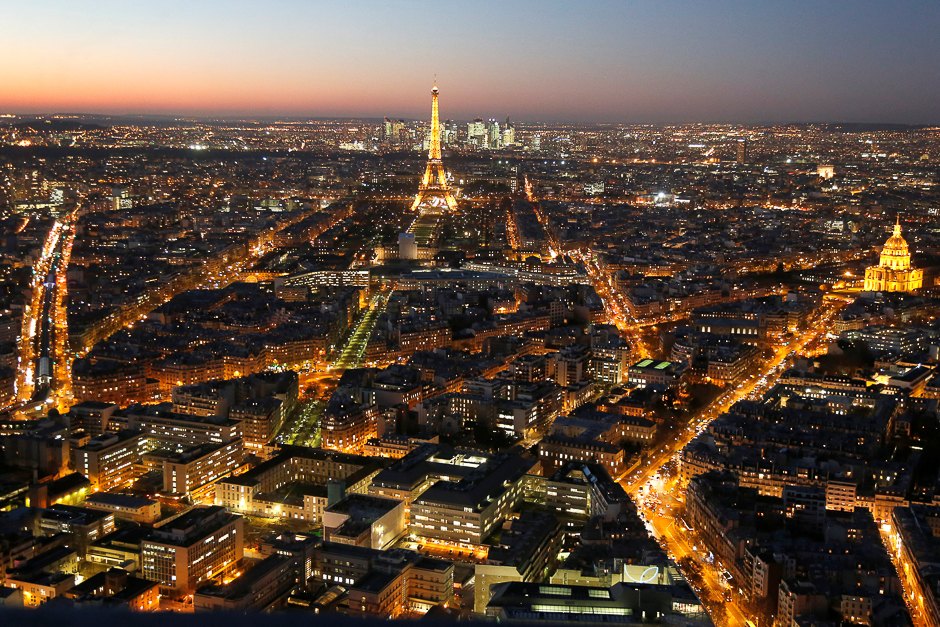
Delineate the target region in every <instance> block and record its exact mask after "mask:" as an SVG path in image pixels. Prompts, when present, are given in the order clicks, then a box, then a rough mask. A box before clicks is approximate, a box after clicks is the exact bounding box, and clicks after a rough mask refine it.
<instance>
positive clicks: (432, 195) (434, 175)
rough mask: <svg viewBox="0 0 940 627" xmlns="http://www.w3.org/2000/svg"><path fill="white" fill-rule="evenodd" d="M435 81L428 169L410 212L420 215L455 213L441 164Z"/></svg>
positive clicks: (455, 208) (455, 204) (435, 84)
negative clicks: (448, 210)
mask: <svg viewBox="0 0 940 627" xmlns="http://www.w3.org/2000/svg"><path fill="white" fill-rule="evenodd" d="M437 94H438V91H437V81H436V80H435V81H434V89H432V90H431V150H430V151H429V152H428V167H427V169H426V170H425V171H424V177H422V179H421V185H420V187H418V194H417V195H416V196H415V201H414V204H412V205H411V210H412V211H415V210H420V211H421V213H443V212H444V211H445V210H446V209H450V210H451V211H457V197H456V195H455V194H454V190H453V189H451V187H450V185H449V184H448V183H447V174H446V173H445V172H444V165H443V164H442V163H441V121H440V119H439V118H438V116H437Z"/></svg>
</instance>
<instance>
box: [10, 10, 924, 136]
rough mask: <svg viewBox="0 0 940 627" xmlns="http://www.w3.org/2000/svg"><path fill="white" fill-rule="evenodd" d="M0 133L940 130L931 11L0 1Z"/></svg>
mask: <svg viewBox="0 0 940 627" xmlns="http://www.w3.org/2000/svg"><path fill="white" fill-rule="evenodd" d="M0 23H2V24H3V25H4V28H3V37H2V39H0V85H2V88H0V113H39V112H43V113H52V112H74V113H169V114H185V115H251V114H257V115H296V116H311V117H324V116H327V117H328V116H342V117H346V116H370V117H373V116H383V115H388V116H390V117H392V116H394V117H409V118H424V117H427V115H428V114H427V108H428V90H429V89H430V86H431V82H432V80H433V77H434V75H435V74H436V75H437V78H438V83H439V86H440V89H441V114H442V117H446V118H453V119H457V120H466V119H469V118H472V117H475V116H482V117H500V118H502V117H505V116H506V115H507V114H508V115H510V116H511V117H512V118H513V119H514V120H520V121H583V122H594V121H599V122H623V123H646V122H649V123H666V122H744V123H761V122H786V121H818V122H827V121H848V122H906V123H928V124H929V123H940V2H937V1H935V0H922V1H920V2H915V1H903V0H902V1H894V2H887V1H884V0H882V1H872V0H854V1H843V0H818V1H814V2H810V1H806V2H795V1H786V0H776V1H763V0H749V1H744V0H742V1H735V0H701V1H698V2H679V1H672V0H660V1H653V0H648V1H646V0H643V1H641V0H621V1H615V0H610V1H600V0H597V1H592V0H582V1H577V0H571V1H569V2H559V1H553V0H541V1H532V2H527V1H524V2H515V1H503V2H450V1H446V0H438V1H437V2H424V1H418V0H415V1H394V0H384V1H368V2H367V1H361V0H359V1H357V0H343V1H336V2H315V1H309V2H300V1H284V0H268V1H265V2H261V1H253V2H248V1H242V0H228V1H225V2H223V1H217V0H189V1H186V2H176V1H172V2H169V1H150V2H140V1H137V0H123V1H113V0H95V1H94V2H87V1H84V0H67V1H57V0H29V1H27V0H0Z"/></svg>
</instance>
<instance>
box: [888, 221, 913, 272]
mask: <svg viewBox="0 0 940 627" xmlns="http://www.w3.org/2000/svg"><path fill="white" fill-rule="evenodd" d="M881 266H882V267H883V268H894V269H895V270H906V269H908V268H910V267H911V253H910V251H909V250H908V248H907V240H906V239H904V238H903V237H901V223H900V220H899V221H898V223H897V224H895V225H894V234H893V235H891V237H889V238H888V241H887V242H885V245H884V248H882V249H881Z"/></svg>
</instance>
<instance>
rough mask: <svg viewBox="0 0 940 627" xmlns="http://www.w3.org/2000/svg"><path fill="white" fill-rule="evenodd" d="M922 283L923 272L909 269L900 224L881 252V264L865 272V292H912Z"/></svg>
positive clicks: (906, 249) (909, 257)
mask: <svg viewBox="0 0 940 627" xmlns="http://www.w3.org/2000/svg"><path fill="white" fill-rule="evenodd" d="M923 282H924V271H923V270H915V269H914V268H911V252H910V250H909V249H908V247H907V240H905V239H904V238H903V237H901V222H900V218H899V219H898V223H897V224H895V225H894V234H893V235H892V236H891V237H889V238H888V241H887V242H885V246H884V248H883V249H882V250H881V263H879V264H878V265H877V266H871V267H870V268H867V269H866V270H865V291H866V292H913V291H914V290H916V289H919V288H920V287H921V285H922V284H923Z"/></svg>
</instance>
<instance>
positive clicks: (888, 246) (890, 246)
mask: <svg viewBox="0 0 940 627" xmlns="http://www.w3.org/2000/svg"><path fill="white" fill-rule="evenodd" d="M887 252H894V253H895V254H897V253H900V254H902V255H906V254H907V240H906V239H904V238H903V237H901V225H900V224H895V225H894V234H893V235H892V236H891V237H889V238H888V241H887V242H885V247H884V248H883V249H882V254H884V253H887Z"/></svg>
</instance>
